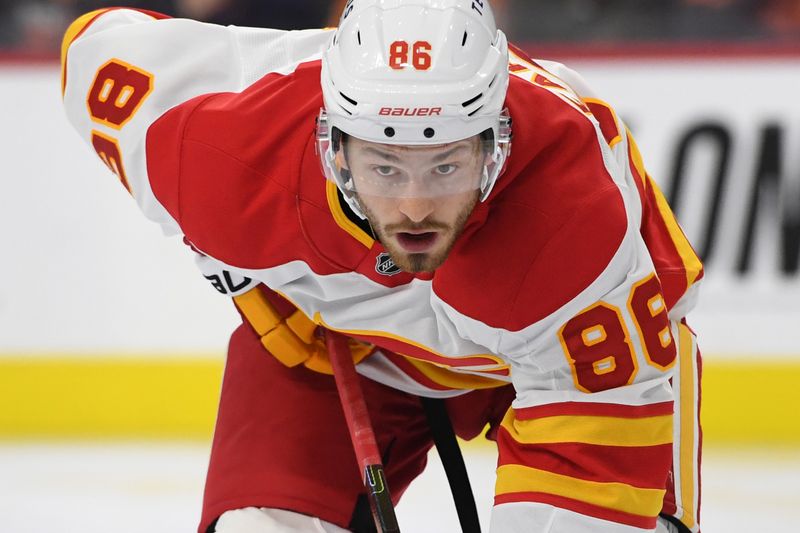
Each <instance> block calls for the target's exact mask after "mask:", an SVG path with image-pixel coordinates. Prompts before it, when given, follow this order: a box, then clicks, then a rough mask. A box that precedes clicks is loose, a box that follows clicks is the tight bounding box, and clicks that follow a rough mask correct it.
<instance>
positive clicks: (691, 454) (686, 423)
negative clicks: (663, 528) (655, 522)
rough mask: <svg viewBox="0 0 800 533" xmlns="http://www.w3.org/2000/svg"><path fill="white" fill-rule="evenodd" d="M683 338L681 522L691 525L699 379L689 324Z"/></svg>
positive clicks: (681, 349)
mask: <svg viewBox="0 0 800 533" xmlns="http://www.w3.org/2000/svg"><path fill="white" fill-rule="evenodd" d="M678 330H679V332H680V333H679V340H680V355H679V357H680V359H681V361H680V388H681V390H680V395H681V396H680V397H681V401H680V410H681V422H680V424H681V437H680V438H681V442H680V446H681V448H680V463H681V464H680V465H679V467H680V470H679V471H680V476H681V478H680V491H681V492H680V502H678V503H679V504H680V506H681V509H682V510H683V515H682V516H681V517H680V520H681V522H683V523H684V524H686V527H688V528H689V529H691V528H693V527H694V526H695V523H696V520H695V514H696V510H695V497H694V496H695V484H696V481H697V475H696V470H695V465H696V464H697V463H696V461H697V457H696V456H695V453H696V452H695V437H696V435H695V408H696V405H695V402H696V401H697V398H696V397H695V381H696V376H695V372H694V367H695V362H694V349H693V347H694V342H693V340H694V336H693V335H692V332H691V331H690V330H689V328H688V327H687V326H686V325H685V324H679V325H678Z"/></svg>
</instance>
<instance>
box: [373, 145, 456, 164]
mask: <svg viewBox="0 0 800 533" xmlns="http://www.w3.org/2000/svg"><path fill="white" fill-rule="evenodd" d="M465 150H472V146H470V145H468V144H465V143H460V144H458V145H456V146H453V147H452V148H450V149H449V150H447V151H446V152H442V153H440V154H436V155H435V156H433V157H432V158H431V161H433V162H434V163H438V162H440V161H444V160H446V159H449V158H450V157H452V156H453V155H456V154H458V153H459V152H462V151H465ZM364 153H365V154H369V155H374V156H377V157H380V158H383V159H385V160H386V161H390V162H392V163H399V162H400V161H402V158H401V157H400V156H398V155H395V154H393V153H392V152H387V151H384V150H381V149H380V148H375V147H374V146H366V147H364Z"/></svg>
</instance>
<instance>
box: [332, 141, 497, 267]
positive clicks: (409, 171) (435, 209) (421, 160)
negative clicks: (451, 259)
mask: <svg viewBox="0 0 800 533" xmlns="http://www.w3.org/2000/svg"><path fill="white" fill-rule="evenodd" d="M346 159H347V162H346V163H345V165H346V166H347V167H348V169H349V170H350V172H352V174H353V180H354V182H355V189H356V192H357V194H358V200H359V203H360V204H361V207H362V208H363V210H364V214H365V215H366V216H367V219H368V220H369V222H370V224H371V225H372V228H373V229H374V231H375V233H376V234H377V236H378V238H379V239H380V241H381V243H382V244H383V246H384V247H385V248H386V250H387V251H388V252H389V254H390V255H391V256H392V259H393V260H394V262H395V264H396V265H397V266H398V267H400V268H401V269H402V270H405V271H406V272H430V271H432V270H435V269H436V268H437V267H439V265H441V264H442V263H443V262H444V260H445V259H446V258H447V254H448V253H449V252H450V249H451V248H452V247H453V244H454V243H455V241H456V239H457V238H458V236H459V235H460V234H461V231H462V230H463V228H464V224H465V223H466V221H467V219H468V218H469V215H470V213H472V209H473V208H474V207H475V204H476V203H477V201H478V198H479V196H480V193H479V191H478V187H479V183H480V177H481V175H482V172H483V165H484V159H485V156H484V152H483V150H482V148H481V145H480V142H479V140H478V137H474V138H471V139H465V140H463V141H458V142H455V143H450V144H444V145H437V146H397V145H386V144H377V143H370V142H366V141H362V140H359V139H355V138H352V137H350V138H348V140H347V148H346Z"/></svg>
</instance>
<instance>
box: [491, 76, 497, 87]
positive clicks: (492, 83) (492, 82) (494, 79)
mask: <svg viewBox="0 0 800 533" xmlns="http://www.w3.org/2000/svg"><path fill="white" fill-rule="evenodd" d="M496 81H497V74H495V75H494V78H492V81H491V82H489V88H490V89H491V88H492V85H494V82H496Z"/></svg>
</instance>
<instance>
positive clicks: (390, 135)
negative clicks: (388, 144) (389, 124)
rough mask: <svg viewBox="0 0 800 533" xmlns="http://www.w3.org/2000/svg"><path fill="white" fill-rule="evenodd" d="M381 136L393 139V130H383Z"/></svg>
mask: <svg viewBox="0 0 800 533" xmlns="http://www.w3.org/2000/svg"><path fill="white" fill-rule="evenodd" d="M383 134H384V135H386V136H387V137H394V128H386V129H385V130H383Z"/></svg>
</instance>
